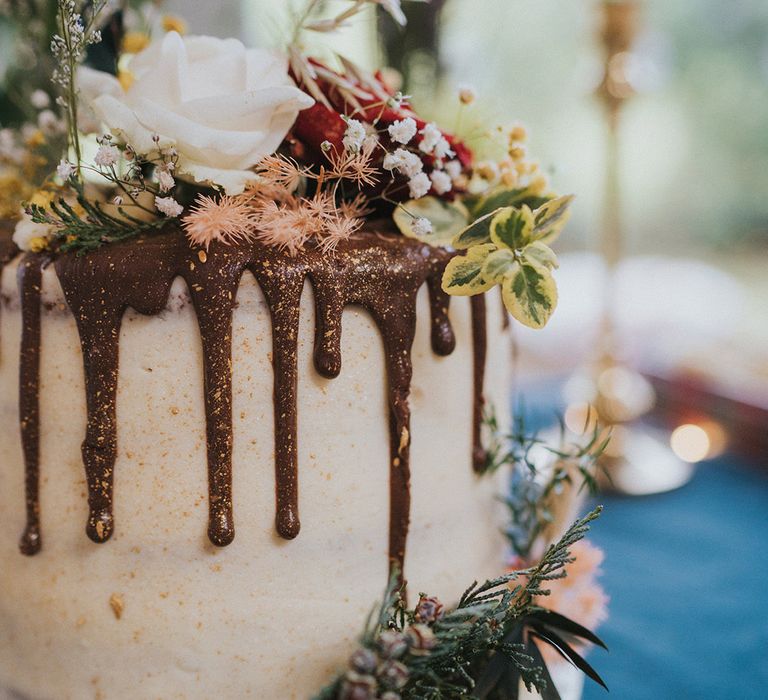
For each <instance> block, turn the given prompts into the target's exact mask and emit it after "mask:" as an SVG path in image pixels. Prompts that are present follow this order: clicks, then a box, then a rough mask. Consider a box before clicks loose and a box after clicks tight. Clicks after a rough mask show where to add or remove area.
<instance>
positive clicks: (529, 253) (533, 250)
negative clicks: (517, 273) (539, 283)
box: [522, 241, 560, 270]
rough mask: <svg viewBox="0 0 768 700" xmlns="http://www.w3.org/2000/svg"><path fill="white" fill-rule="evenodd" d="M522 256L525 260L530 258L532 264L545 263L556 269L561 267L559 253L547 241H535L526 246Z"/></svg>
mask: <svg viewBox="0 0 768 700" xmlns="http://www.w3.org/2000/svg"><path fill="white" fill-rule="evenodd" d="M522 256H523V258H524V259H525V260H528V261H529V262H530V263H531V264H532V265H543V266H544V267H548V268H549V269H550V270H556V269H557V268H558V267H560V263H559V262H558V261H557V255H555V251H554V250H552V248H550V247H549V246H548V245H547V244H546V243H542V242H541V241H535V242H533V243H531V244H530V245H529V246H526V247H525V249H524V250H523V252H522Z"/></svg>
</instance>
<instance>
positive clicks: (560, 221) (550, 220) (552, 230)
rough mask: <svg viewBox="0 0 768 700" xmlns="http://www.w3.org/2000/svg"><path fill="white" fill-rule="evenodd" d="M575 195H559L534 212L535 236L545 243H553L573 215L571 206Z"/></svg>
mask: <svg viewBox="0 0 768 700" xmlns="http://www.w3.org/2000/svg"><path fill="white" fill-rule="evenodd" d="M573 200H574V197H573V195H566V196H564V197H558V198H557V199H553V200H551V201H549V202H547V203H546V204H545V205H543V206H541V207H539V208H538V209H537V210H536V211H535V212H533V218H534V222H535V223H534V227H533V238H534V239H535V240H538V241H543V242H544V243H551V242H552V241H553V240H555V238H557V237H558V236H559V235H560V232H561V231H562V230H563V227H564V226H565V225H566V224H567V223H568V219H569V218H570V216H571V212H570V206H571V203H572V202H573Z"/></svg>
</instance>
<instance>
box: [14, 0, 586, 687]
mask: <svg viewBox="0 0 768 700" xmlns="http://www.w3.org/2000/svg"><path fill="white" fill-rule="evenodd" d="M366 4H377V3H375V2H373V0H371V1H370V2H355V3H353V4H352V7H350V8H347V9H346V10H345V11H343V12H341V13H340V14H339V15H338V16H337V17H335V18H331V19H328V20H320V21H317V22H316V21H315V20H314V19H313V14H312V9H313V7H314V5H315V3H314V2H309V3H308V8H307V12H306V13H305V15H304V16H303V17H302V18H301V19H300V20H299V24H298V25H297V27H296V32H295V34H294V40H293V41H292V43H291V44H290V45H289V46H288V47H287V48H286V52H285V54H283V53H280V52H275V51H272V50H253V49H246V48H245V47H244V46H243V45H242V44H241V43H240V42H238V41H235V40H220V39H214V38H211V37H186V38H183V37H182V36H181V35H180V34H179V33H177V32H176V31H174V28H179V23H178V22H170V23H166V24H167V25H168V26H166V27H165V28H166V30H167V31H166V33H165V34H164V36H162V37H161V38H160V39H158V40H156V41H150V38H149V37H144V38H142V36H139V37H136V36H130V35H124V34H123V33H122V32H123V26H122V23H123V20H124V18H123V17H122V15H119V14H118V15H114V16H112V17H111V18H108V21H104V18H100V15H99V13H100V12H102V11H103V10H104V8H103V7H100V6H99V7H97V8H96V9H95V10H89V9H87V8H86V7H85V6H84V5H82V3H77V2H68V1H67V2H64V1H63V2H61V3H59V17H58V27H59V31H60V32H61V35H59V34H57V35H55V36H54V37H53V42H52V44H51V46H52V51H53V56H54V59H55V63H56V64H57V66H58V67H56V68H55V69H54V81H55V83H56V84H57V85H58V86H59V88H62V89H61V91H60V92H61V95H60V97H59V98H58V102H57V105H58V106H59V107H60V108H61V112H62V117H63V119H62V122H61V125H60V127H59V128H58V130H53V129H51V130H49V131H50V133H49V134H48V136H46V135H45V134H42V132H41V134H42V135H41V136H40V137H39V138H37V142H40V143H43V144H45V145H46V148H48V151H49V152H56V149H55V146H56V139H57V138H58V139H60V141H61V143H59V146H60V148H61V150H60V151H59V153H60V154H61V155H63V157H62V158H61V160H59V162H58V163H50V164H49V166H50V168H49V170H48V172H47V174H46V175H45V177H44V179H42V181H40V182H36V183H35V186H34V187H32V186H31V185H30V186H29V187H28V186H27V184H25V185H24V187H21V188H20V189H19V190H18V191H22V190H23V191H27V190H29V193H28V196H26V197H25V201H24V202H23V208H22V209H19V208H18V207H21V206H22V202H20V201H19V202H18V203H16V200H14V199H13V197H18V195H17V194H13V193H12V192H11V190H10V189H8V190H7V192H5V193H3V192H0V204H3V207H2V208H0V211H6V212H7V211H9V210H10V211H12V212H17V214H16V219H17V220H16V221H12V222H11V221H9V222H6V223H2V224H0V269H1V271H2V272H1V276H0V292H1V296H0V302H1V303H0V312H1V313H0V382H1V386H2V387H3V391H2V394H0V410H2V415H3V417H4V420H3V421H2V425H1V426H0V561H2V562H3V566H2V568H0V692H2V691H3V690H5V691H7V692H9V693H11V694H12V697H14V698H22V699H23V700H81V699H82V698H98V699H100V700H123V699H124V698H129V697H138V698H148V699H155V698H163V699H164V700H169V699H171V698H176V699H179V700H202V699H204V698H212V697H222V698H247V697H252V698H270V699H271V698H280V699H283V698H285V699H286V700H287V699H294V698H295V699H304V700H306V699H307V698H314V697H317V698H322V699H323V700H374V699H377V700H400V699H401V698H420V697H422V696H423V692H422V690H423V688H424V687H432V686H431V685H430V684H434V683H443V684H446V686H450V687H451V688H452V691H451V692H452V693H453V694H452V695H451V697H469V694H470V691H471V690H472V689H473V688H475V687H479V688H485V691H484V693H485V694H484V695H483V696H482V697H486V696H488V697H493V698H494V699H495V698H497V697H498V698H507V697H512V696H515V697H516V696H517V692H518V687H519V686H520V684H521V683H522V684H523V685H524V686H528V688H529V690H533V689H538V690H544V689H546V688H547V687H551V684H552V680H551V678H550V676H549V674H548V671H547V668H546V663H545V661H544V660H543V659H542V658H541V654H540V653H539V651H538V647H536V645H535V639H540V640H542V641H543V643H546V644H550V645H551V646H555V647H556V648H558V649H559V650H562V649H564V650H565V654H566V655H568V656H569V658H571V659H572V660H573V659H576V660H577V665H580V662H579V659H580V657H579V656H578V655H577V653H576V652H575V651H574V650H573V649H572V648H571V647H570V646H568V644H566V643H565V642H562V640H560V638H559V637H558V636H557V633H558V632H564V633H567V635H570V636H569V637H568V639H569V640H571V639H572V638H575V639H577V640H586V641H591V642H593V643H601V642H599V640H597V638H596V637H594V635H592V633H591V632H589V631H588V630H586V629H584V628H582V627H580V626H579V625H577V624H576V623H573V622H572V621H569V620H568V619H566V618H564V617H562V616H559V615H555V614H552V613H551V612H550V611H547V610H545V609H542V608H540V607H539V606H538V604H537V602H536V600H537V598H536V597H537V596H541V595H544V593H545V592H544V590H543V589H542V586H543V585H544V584H545V582H547V581H550V580H553V579H557V578H558V577H561V576H563V575H565V571H564V567H565V566H566V565H567V564H568V563H570V562H571V561H572V558H571V557H570V549H569V548H570V547H571V546H572V545H573V544H574V543H576V542H577V541H578V540H579V539H580V538H581V537H583V536H584V534H585V533H586V530H587V529H588V523H589V521H590V520H591V519H593V518H594V517H596V516H595V514H591V515H590V516H588V517H587V518H585V519H583V520H581V521H578V522H577V523H576V525H574V526H573V527H572V528H570V529H568V530H567V532H565V534H564V535H563V537H562V539H560V540H559V541H557V539H558V537H559V535H560V534H562V533H561V532H558V533H552V534H553V536H552V537H548V539H547V541H544V540H543V534H542V533H543V532H544V529H543V528H544V526H545V525H546V526H547V528H548V531H549V530H553V529H555V528H554V526H553V523H552V522H551V518H550V522H548V523H544V520H542V521H541V522H539V521H538V520H535V519H534V521H531V522H528V523H527V525H526V527H528V528H529V532H528V534H529V535H530V541H529V542H528V545H526V546H525V547H523V548H522V549H520V550H519V551H518V548H517V547H515V539H514V535H511V534H510V533H509V532H508V533H507V534H508V538H505V537H504V536H503V532H504V529H505V527H509V523H508V522H505V519H504V511H505V508H504V506H503V504H502V499H500V498H499V494H501V493H504V492H505V490H506V489H507V482H506V478H505V475H504V472H503V470H501V469H500V468H499V467H500V465H502V464H505V465H512V466H513V467H514V466H515V465H517V467H520V466H521V465H522V464H524V463H527V457H525V458H520V457H519V455H517V453H516V452H515V449H512V448H509V451H508V452H504V451H503V450H504V448H502V447H499V445H500V443H499V439H500V438H499V436H498V435H497V433H498V431H499V429H500V428H499V426H502V427H503V428H504V430H505V428H506V426H509V425H511V419H510V411H509V403H510V395H509V389H510V374H511V369H512V347H511V343H510V340H511V338H510V336H511V330H512V319H514V321H515V322H519V323H522V324H525V325H528V326H531V327H534V328H540V327H542V326H543V325H545V324H546V322H547V320H548V319H549V317H550V315H551V313H552V312H553V310H554V308H555V305H556V303H557V289H556V286H555V282H554V279H553V270H554V269H555V268H556V267H557V259H556V257H555V254H554V253H553V251H552V250H551V249H550V247H549V244H550V243H551V242H552V240H554V238H556V236H557V235H558V234H559V232H560V231H561V229H562V227H563V226H564V224H565V222H566V220H567V218H568V211H569V206H570V203H571V199H572V198H571V197H558V196H557V195H555V194H554V193H552V192H551V191H550V190H549V187H548V183H547V181H546V179H545V178H544V177H543V176H542V175H541V173H540V171H539V170H538V168H537V166H535V164H532V163H530V162H528V161H527V160H526V156H525V149H524V148H523V146H522V141H523V140H524V139H525V133H524V130H522V128H521V127H514V128H512V129H511V130H510V131H509V132H504V133H503V134H502V136H503V138H504V139H505V140H506V143H505V145H504V148H505V149H506V152H507V156H506V157H505V158H504V159H503V160H502V161H501V162H500V163H498V164H497V163H495V162H491V161H488V162H485V163H478V162H476V161H477V154H476V153H474V152H473V149H472V148H471V147H470V146H469V145H468V144H467V143H465V142H464V141H463V140H462V139H461V138H460V137H459V136H457V135H455V134H451V133H448V132H446V131H444V130H443V129H441V128H440V127H439V126H438V125H437V124H436V123H434V122H427V121H425V120H423V119H421V118H420V117H419V116H418V114H416V112H415V111H414V110H413V108H412V107H411V105H410V102H409V98H408V97H407V96H405V95H403V94H402V93H401V92H398V91H397V90H396V89H395V88H393V87H392V86H391V85H388V84H387V83H386V82H385V80H384V78H383V77H382V75H380V74H376V75H371V74H369V73H367V72H366V71H364V70H363V69H361V68H360V67H358V66H356V65H355V64H353V63H352V62H351V61H349V60H348V59H346V58H344V57H339V59H338V62H337V65H338V66H340V67H338V68H336V69H334V68H332V67H330V66H329V65H327V64H326V63H324V62H321V61H319V60H317V59H315V58H312V57H310V56H309V55H308V54H306V53H305V52H304V50H303V47H302V46H301V45H300V43H298V39H297V37H300V36H302V32H303V31H305V30H313V31H320V32H328V31H333V30H334V29H336V28H338V27H339V26H342V25H343V24H344V23H345V22H346V21H348V20H349V19H350V18H351V17H353V16H355V15H356V14H358V13H359V12H360V11H361V10H362V9H364V6H365V5H366ZM381 5H382V7H383V10H384V11H386V12H389V13H390V14H391V15H392V16H393V17H394V18H395V19H396V20H397V21H403V20H404V16H403V15H402V11H401V10H400V5H399V2H397V1H396V0H391V1H389V0H388V2H386V3H381ZM81 13H82V14H81ZM89 13H90V14H89ZM127 16H128V15H127ZM98 26H102V27H103V29H104V31H105V32H106V31H115V32H117V35H116V36H114V37H112V41H111V42H107V43H108V46H113V47H122V49H121V50H120V51H117V52H116V53H115V55H114V56H113V57H112V60H111V62H109V61H108V62H107V63H108V65H109V66H111V70H112V72H110V71H104V70H95V69H93V68H89V67H86V66H85V65H80V64H81V63H83V61H85V60H86V58H88V60H90V56H88V57H87V56H86V54H87V53H88V46H92V45H94V44H98V43H99V42H100V39H101V35H100V34H99V33H98V31H97V30H96V27H98ZM107 48H108V47H107ZM43 97H45V95H44V96H43ZM35 101H36V102H38V103H42V102H43V101H44V100H43V99H42V98H41V97H40V96H39V95H37V97H36V98H35ZM469 101H471V99H470V97H468V95H467V93H466V91H464V92H463V93H462V96H461V102H462V103H464V104H466V103H467V102H469ZM54 117H55V115H54ZM47 119H48V121H50V117H47ZM20 133H21V132H20ZM22 135H23V134H22ZM3 138H4V143H6V145H7V144H8V143H10V145H11V146H14V147H13V148H10V147H6V146H3V144H0V146H2V148H0V166H3V167H5V165H4V164H5V162H6V161H7V162H9V163H11V165H12V166H13V167H16V168H17V169H18V172H19V173H21V172H22V171H24V164H25V163H26V164H29V162H34V163H36V164H37V165H38V166H39V165H40V164H41V163H45V162H46V161H45V158H43V157H42V156H40V155H37V154H36V153H35V151H34V148H35V146H34V145H33V143H34V142H35V139H30V138H28V137H25V138H26V141H25V145H24V147H23V148H20V149H19V148H15V142H14V141H13V140H14V138H16V137H15V136H13V135H11V136H9V135H8V134H5V135H4V136H3ZM48 140H50V143H49V142H48ZM9 154H10V155H9ZM57 157H58V156H57ZM14 159H16V160H14ZM30 159H32V160H30ZM36 167H37V166H36ZM0 174H1V173H0ZM19 177H21V175H19ZM28 177H29V175H28ZM25 188H26V189H25ZM13 192H17V190H14V191H13ZM9 199H10V200H11V206H10V209H9V207H8V203H7V201H6V200H9ZM497 287H498V289H497ZM531 444H533V443H531ZM519 445H523V443H519ZM499 450H501V452H499ZM587 456H588V455H587V453H579V454H578V456H577V457H578V459H579V460H581V461H580V462H579V464H580V467H579V469H580V470H582V471H583V470H584V466H583V464H584V460H585V459H586V458H587ZM560 459H561V460H563V461H566V460H567V455H566V454H565V453H561V457H560ZM533 471H535V470H530V469H528V468H527V467H525V468H524V469H523V472H524V473H523V478H525V479H528V480H530V479H532V478H533V477H534V475H533ZM553 478H554V479H555V480H556V482H557V483H558V484H561V482H563V481H570V479H571V477H570V476H569V475H568V473H567V471H566V470H565V469H559V470H558V471H556V477H553ZM530 484H531V485H532V484H533V482H532V481H530ZM542 493H544V494H546V496H541V498H544V497H546V498H549V497H550V495H551V493H555V492H554V491H553V492H551V493H550V492H549V491H547V490H544V491H543V492H542ZM558 493H559V491H558ZM508 500H509V499H508ZM507 505H508V506H510V505H513V504H511V502H508V503H507ZM533 505H534V508H537V507H538V506H537V504H536V503H534V504H533ZM507 510H508V509H507ZM513 510H514V508H513ZM546 512H547V513H549V512H550V511H549V510H547V511H546ZM537 517H538V516H537ZM541 517H542V518H543V519H545V518H544V516H541ZM512 527H513V528H515V527H517V528H518V529H519V527H520V523H519V522H513V523H512ZM563 531H565V528H563ZM510 540H511V541H512V545H513V549H514V553H515V555H516V556H517V559H516V560H515V561H516V562H517V563H519V564H520V566H519V570H514V569H513V570H510V571H508V572H507V573H505V574H503V575H502V576H501V577H499V573H500V572H503V571H504V570H505V569H506V568H507V567H508V564H507V560H508V547H509V541H510ZM534 541H535V542H536V543H537V545H536V553H535V552H534V548H533V545H534ZM539 545H540V546H539ZM547 545H551V546H548V547H547ZM539 550H541V551H539ZM520 569H521V570H522V571H521V570H520ZM473 580H475V581H487V582H488V583H486V584H478V583H476V584H474V585H470V586H469V588H467V586H468V585H469V584H471V582H472V581H473ZM437 591H439V594H440V596H441V597H442V599H444V600H446V601H448V602H451V601H458V602H457V603H456V606H455V607H453V608H451V607H447V606H444V605H443V603H442V602H440V600H439V599H438V598H436V597H434V596H433V595H430V594H429V592H437ZM376 601H383V602H381V603H380V604H379V605H380V607H379V613H378V616H376V615H374V616H373V617H371V616H370V611H371V609H372V606H373V605H374V604H375V603H376ZM366 619H367V620H368V623H365V620H366ZM361 629H364V630H365V631H364V632H363V634H362V636H361ZM462 635H465V636H464V637H463V636H462ZM462 639H466V640H470V639H471V640H473V641H472V643H471V645H464V646H462V645H463V644H464V642H462V641H461V640H462ZM515 640H518V641H517V642H516V641H515ZM511 643H520V644H523V648H525V650H526V653H528V654H532V655H533V656H531V657H530V658H531V662H530V664H533V665H530V664H529V663H528V662H523V661H521V660H520V659H519V658H517V657H516V656H515V655H510V654H508V653H507V651H506V650H507V649H508V645H509V644H511ZM441 645H442V646H441ZM505 645H507V646H505ZM509 648H511V647H509ZM521 658H522V657H521ZM525 658H529V657H525ZM441 659H445V662H443V661H441ZM582 661H583V660H582ZM406 662H408V663H410V664H411V665H410V666H408V665H407V663H406ZM584 663H586V662H584ZM430 664H434V665H433V666H430ZM419 668H421V669H422V673H423V678H419V675H418V673H419ZM580 668H589V667H588V666H586V667H585V666H583V665H580ZM499 669H500V670H499ZM593 677H594V676H593ZM598 678H599V677H598ZM424 683H426V685H423V684H424ZM548 684H549V686H548ZM323 688H325V690H323ZM458 688H464V689H465V691H466V692H464V691H462V693H460V692H459V690H457V689H458ZM494 689H496V690H494ZM492 691H493V692H492ZM491 692H492V694H491V695H488V693H491ZM494 693H495V694H494ZM550 696H551V695H550Z"/></svg>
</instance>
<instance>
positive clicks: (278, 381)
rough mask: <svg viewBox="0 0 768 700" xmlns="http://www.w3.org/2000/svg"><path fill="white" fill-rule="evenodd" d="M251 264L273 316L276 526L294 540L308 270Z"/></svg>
mask: <svg viewBox="0 0 768 700" xmlns="http://www.w3.org/2000/svg"><path fill="white" fill-rule="evenodd" d="M271 267H272V266H271V265H269V266H268V267H265V266H263V264H262V265H259V264H254V265H253V266H252V267H251V270H252V271H253V273H254V275H255V276H256V279H257V280H258V281H259V284H260V286H261V289H262V291H263V292H264V297H265V298H266V300H267V304H268V306H269V309H270V313H271V314H272V365H273V368H274V377H275V379H274V382H275V383H274V391H273V401H274V405H275V483H276V484H277V493H276V500H277V515H276V517H275V527H276V529H277V533H278V534H279V535H280V537H283V538H284V539H287V540H292V539H294V538H295V537H296V536H298V534H299V530H300V529H301V522H300V520H299V474H298V461H299V458H298V416H297V410H296V395H297V392H298V367H297V346H298V341H299V312H300V310H301V292H302V290H303V288H304V277H305V275H306V269H305V268H304V267H303V266H302V265H301V264H299V263H296V262H292V263H290V264H287V265H285V266H284V267H283V269H282V270H281V271H280V273H279V274H276V272H275V271H273V270H272V269H271Z"/></svg>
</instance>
